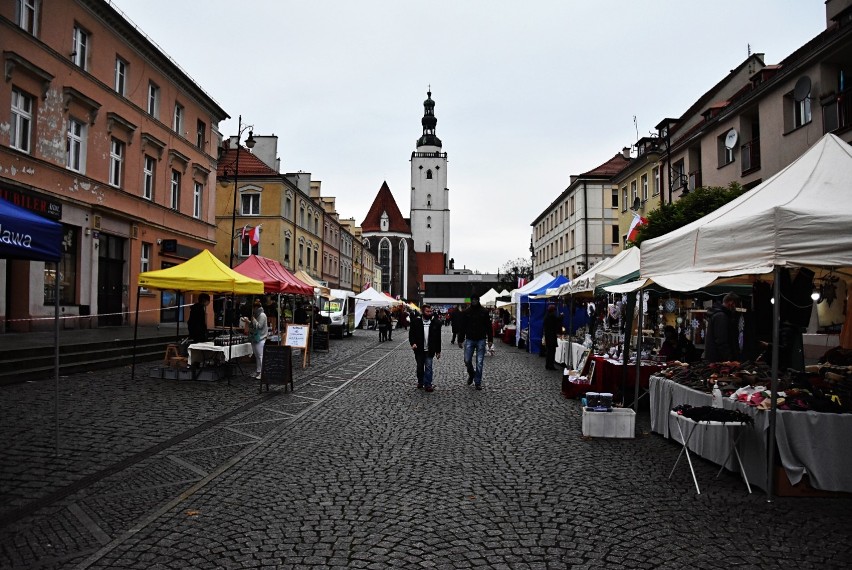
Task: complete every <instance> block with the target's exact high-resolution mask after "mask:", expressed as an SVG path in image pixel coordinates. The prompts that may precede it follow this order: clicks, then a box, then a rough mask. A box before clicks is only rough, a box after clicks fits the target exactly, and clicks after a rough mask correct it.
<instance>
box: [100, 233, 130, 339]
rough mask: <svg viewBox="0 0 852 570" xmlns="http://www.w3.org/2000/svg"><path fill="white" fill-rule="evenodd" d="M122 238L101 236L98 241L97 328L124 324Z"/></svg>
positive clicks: (123, 241)
mask: <svg viewBox="0 0 852 570" xmlns="http://www.w3.org/2000/svg"><path fill="white" fill-rule="evenodd" d="M126 241H127V240H125V239H124V238H121V237H117V236H110V235H106V234H101V236H100V238H99V239H98V314H99V315H103V316H99V317H98V325H99V326H120V325H123V324H124V314H123V312H122V311H123V310H124V305H123V303H122V301H123V298H124V246H125V242H126Z"/></svg>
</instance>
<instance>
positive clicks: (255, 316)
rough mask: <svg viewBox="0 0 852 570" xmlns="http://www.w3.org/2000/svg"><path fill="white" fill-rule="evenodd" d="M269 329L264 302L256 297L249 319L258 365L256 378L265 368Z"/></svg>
mask: <svg viewBox="0 0 852 570" xmlns="http://www.w3.org/2000/svg"><path fill="white" fill-rule="evenodd" d="M268 330H269V326H268V324H267V322H266V313H264V312H263V304H262V303H261V302H260V299H255V300H254V310H253V311H252V315H251V320H250V321H249V341H250V342H251V349H252V351H253V352H254V359H255V365H256V367H257V369H256V372H255V375H254V377H255V378H260V373H261V371H262V370H263V345H264V344H265V343H266V335H267V333H268Z"/></svg>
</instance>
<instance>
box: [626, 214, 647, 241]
mask: <svg viewBox="0 0 852 570" xmlns="http://www.w3.org/2000/svg"><path fill="white" fill-rule="evenodd" d="M647 223H648V220H647V219H645V218H643V217H642V216H640V215H639V214H637V213H636V212H633V221H632V222H630V229H629V230H627V241H634V240H635V239H636V238H637V237H639V228H641V227H642V226H644V225H645V224H647Z"/></svg>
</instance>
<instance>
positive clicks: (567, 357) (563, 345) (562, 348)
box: [556, 338, 586, 368]
mask: <svg viewBox="0 0 852 570" xmlns="http://www.w3.org/2000/svg"><path fill="white" fill-rule="evenodd" d="M556 343H557V344H556V362H558V363H560V364H564V365H565V366H568V364H569V363H570V364H571V366H573V367H574V368H576V367H577V366H578V365H579V364H580V357H581V356H583V351H585V350H586V347H584V346H583V345H582V344H580V343H577V342H571V341H569V340H562V339H561V338H560V339H557V340H556ZM569 347H570V351H571V352H569ZM571 353H573V358H571V356H572V354H571Z"/></svg>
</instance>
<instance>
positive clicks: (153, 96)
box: [148, 83, 160, 119]
mask: <svg viewBox="0 0 852 570" xmlns="http://www.w3.org/2000/svg"><path fill="white" fill-rule="evenodd" d="M148 114H149V115H151V116H152V117H154V118H155V119H156V118H158V117H159V115H160V88H159V87H158V86H157V84H156V83H148Z"/></svg>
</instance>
